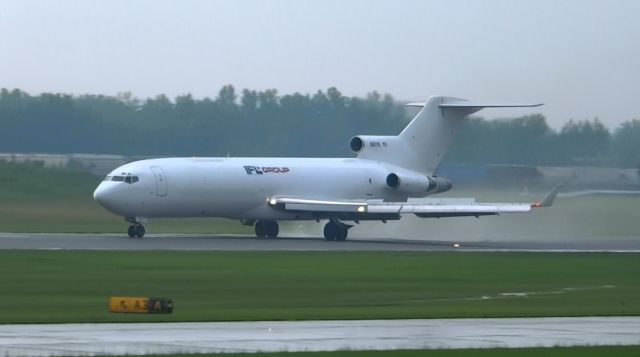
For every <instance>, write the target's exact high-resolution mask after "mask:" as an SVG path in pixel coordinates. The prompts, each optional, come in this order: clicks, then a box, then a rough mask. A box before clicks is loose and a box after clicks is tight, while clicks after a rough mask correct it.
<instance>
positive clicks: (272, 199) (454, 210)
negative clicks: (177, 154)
mask: <svg viewBox="0 0 640 357" xmlns="http://www.w3.org/2000/svg"><path fill="white" fill-rule="evenodd" d="M408 105H410V106H418V107H422V109H421V110H420V112H419V113H418V114H417V115H416V116H415V117H414V118H413V120H412V121H411V122H410V123H409V125H407V127H406V128H404V130H403V131H402V132H401V133H400V134H399V135H397V136H366V135H360V136H356V137H353V138H352V139H351V141H350V146H351V150H353V151H354V152H355V153H356V154H357V155H356V158H165V159H150V160H141V161H136V162H131V163H128V164H126V165H123V166H120V167H118V168H117V169H115V170H113V171H112V172H111V173H110V174H109V175H108V176H107V177H106V178H105V179H104V181H103V182H102V183H100V185H99V186H98V188H97V189H96V190H95V192H94V194H93V197H94V198H95V200H96V201H97V202H98V203H100V204H101V205H102V206H103V207H105V208H106V209H107V210H109V211H111V212H113V213H115V214H117V215H120V216H123V217H125V220H126V221H127V222H130V223H131V225H130V226H129V229H128V234H129V236H130V237H139V238H142V237H143V236H144V234H145V228H144V226H143V223H145V222H146V221H147V220H148V219H149V218H157V217H226V218H232V219H240V220H241V221H242V222H243V224H246V225H254V226H255V233H256V235H257V236H258V237H261V238H264V237H269V238H275V237H277V236H278V232H279V227H278V223H277V222H278V221H283V220H316V221H320V220H328V222H327V223H326V225H325V226H324V237H325V239H326V240H339V241H342V240H345V239H346V238H347V234H348V230H349V228H350V227H352V225H350V224H346V223H343V222H345V221H349V222H355V223H359V222H360V221H366V220H376V221H383V222H386V221H387V220H397V219H400V216H401V214H405V213H406V214H409V213H411V214H415V215H416V216H418V217H423V218H428V217H460V216H462V217H464V216H475V217H478V216H485V215H497V214H500V213H520V212H530V211H531V209H532V208H534V207H546V206H550V205H551V204H552V202H553V200H554V198H555V196H556V193H557V191H558V187H555V188H554V189H553V190H552V191H551V192H550V193H549V194H548V195H547V197H546V198H545V199H544V200H543V201H542V202H539V203H534V204H512V203H491V204H483V203H470V204H446V203H410V202H407V199H408V198H418V197H425V196H427V195H431V194H436V193H441V192H445V191H448V190H450V189H451V183H450V182H449V180H447V179H445V178H442V177H436V176H435V175H434V173H435V170H436V168H437V166H438V164H439V163H440V160H441V159H442V156H443V155H444V153H445V151H446V150H447V149H448V148H449V145H450V143H451V141H452V140H453V138H454V136H455V134H456V132H457V131H458V129H459V128H460V126H461V125H462V123H463V120H464V118H465V117H466V116H467V115H469V114H471V113H474V112H477V111H478V110H480V109H482V108H489V107H491V108H496V107H536V106H540V105H542V104H477V103H472V102H469V101H467V100H464V99H460V98H453V97H436V96H434V97H431V98H429V100H428V101H427V102H426V103H409V104H408ZM478 149H479V150H480V149H481V148H478Z"/></svg>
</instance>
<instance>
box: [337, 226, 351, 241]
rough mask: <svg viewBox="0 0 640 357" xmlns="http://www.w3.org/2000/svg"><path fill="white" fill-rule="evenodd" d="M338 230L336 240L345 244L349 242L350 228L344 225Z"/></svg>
mask: <svg viewBox="0 0 640 357" xmlns="http://www.w3.org/2000/svg"><path fill="white" fill-rule="evenodd" d="M336 228H338V229H337V230H336V240H339V241H343V242H344V241H345V240H347V235H348V234H349V227H347V226H345V225H342V226H337V227H336Z"/></svg>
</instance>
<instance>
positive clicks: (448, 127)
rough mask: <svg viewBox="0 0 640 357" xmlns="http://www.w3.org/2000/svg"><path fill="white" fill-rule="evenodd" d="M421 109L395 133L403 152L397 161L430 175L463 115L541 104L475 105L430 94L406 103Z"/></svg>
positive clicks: (458, 99)
mask: <svg viewBox="0 0 640 357" xmlns="http://www.w3.org/2000/svg"><path fill="white" fill-rule="evenodd" d="M407 105H410V106H420V107H422V110H420V112H419V113H418V114H417V115H416V116H415V117H414V118H413V120H411V122H410V123H409V125H407V127H406V128H404V130H402V132H401V133H400V135H399V136H398V139H399V140H400V141H401V142H403V143H404V144H405V147H406V149H407V150H406V152H405V154H406V155H409V156H410V157H405V158H403V159H402V160H400V161H401V162H402V164H403V166H409V167H406V168H408V169H411V170H414V171H418V172H421V173H423V174H426V175H433V174H434V172H435V171H436V168H437V167H438V165H439V164H440V160H442V157H443V156H444V154H445V152H446V151H447V150H448V149H449V146H450V145H451V142H452V141H453V138H454V137H455V135H456V134H457V132H458V130H459V129H460V127H461V126H462V123H463V121H464V118H465V117H466V116H467V115H469V114H472V113H475V112H477V111H479V110H481V109H483V108H510V107H537V106H540V105H542V104H478V103H472V102H469V101H467V100H465V99H461V98H454V97H436V96H434V97H431V98H429V100H428V101H427V102H426V103H409V104H407Z"/></svg>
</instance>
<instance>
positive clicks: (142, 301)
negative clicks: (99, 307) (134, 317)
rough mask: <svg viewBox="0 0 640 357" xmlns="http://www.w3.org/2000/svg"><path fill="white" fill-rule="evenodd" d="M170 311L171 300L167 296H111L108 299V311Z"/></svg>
mask: <svg viewBox="0 0 640 357" xmlns="http://www.w3.org/2000/svg"><path fill="white" fill-rule="evenodd" d="M172 311H173V301H171V299H167V298H152V297H150V298H148V297H132V296H112V297H111V298H110V299H109V312H120V313H137V314H170V313H171V312H172Z"/></svg>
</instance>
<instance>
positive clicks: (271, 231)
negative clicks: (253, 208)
mask: <svg viewBox="0 0 640 357" xmlns="http://www.w3.org/2000/svg"><path fill="white" fill-rule="evenodd" d="M265 223H266V226H267V237H269V238H278V233H279V232H280V226H279V225H278V222H276V221H268V222H265Z"/></svg>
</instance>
